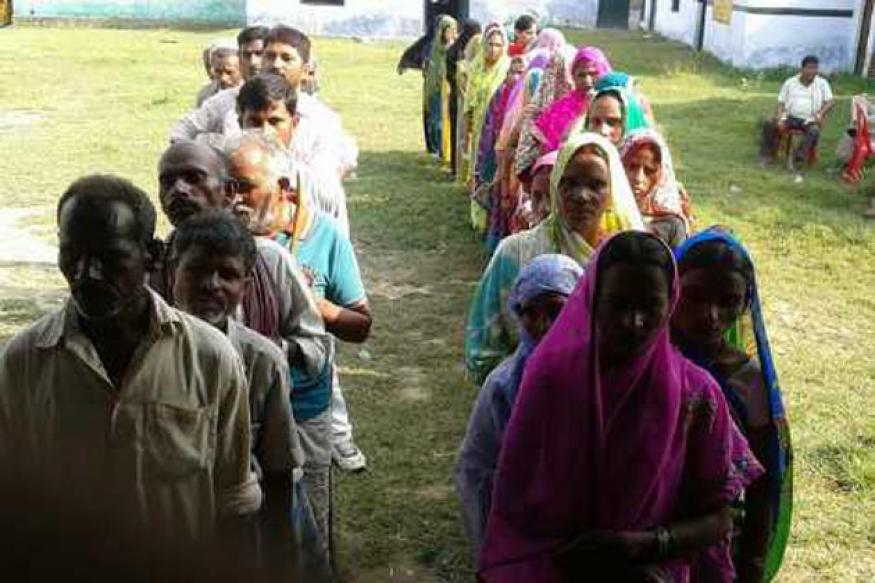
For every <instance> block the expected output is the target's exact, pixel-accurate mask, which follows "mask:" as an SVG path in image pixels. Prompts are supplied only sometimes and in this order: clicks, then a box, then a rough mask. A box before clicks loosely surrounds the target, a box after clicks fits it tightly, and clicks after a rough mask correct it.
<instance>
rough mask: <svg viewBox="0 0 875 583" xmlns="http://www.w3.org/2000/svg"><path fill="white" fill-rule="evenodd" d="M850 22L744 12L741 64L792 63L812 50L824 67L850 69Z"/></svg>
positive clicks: (849, 19) (764, 65) (842, 19)
mask: <svg viewBox="0 0 875 583" xmlns="http://www.w3.org/2000/svg"><path fill="white" fill-rule="evenodd" d="M734 16H735V15H733V17H734ZM853 24H854V20H853V19H852V18H835V17H829V18H822V17H812V16H773V15H763V14H748V15H747V18H746V22H745V33H746V37H747V42H746V43H745V47H744V49H745V50H744V57H743V64H744V66H746V67H752V68H754V69H763V68H769V67H781V66H792V67H795V66H798V65H799V64H800V63H801V62H802V58H803V57H804V56H805V55H809V54H812V55H817V57H818V58H819V59H820V65H821V68H822V69H823V70H824V71H827V72H829V71H850V70H852V69H853V67H854V57H853V52H852V51H851V48H850V42H849V40H848V39H850V38H856V36H857V32H856V31H855V30H854V27H853ZM736 64H739V63H736Z"/></svg>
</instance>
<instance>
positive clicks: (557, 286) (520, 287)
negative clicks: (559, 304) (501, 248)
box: [506, 253, 583, 418]
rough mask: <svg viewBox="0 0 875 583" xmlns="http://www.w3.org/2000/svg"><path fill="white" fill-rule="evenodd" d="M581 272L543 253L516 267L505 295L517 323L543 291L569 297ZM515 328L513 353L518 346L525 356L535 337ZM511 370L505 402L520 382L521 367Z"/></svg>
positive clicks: (563, 259) (561, 257)
mask: <svg viewBox="0 0 875 583" xmlns="http://www.w3.org/2000/svg"><path fill="white" fill-rule="evenodd" d="M581 275H583V269H582V268H581V267H580V265H578V264H577V263H575V262H574V261H573V260H572V259H571V258H569V257H566V256H565V255H560V254H558V253H547V254H545V255H539V256H537V257H535V258H534V259H532V260H531V261H530V262H529V263H527V264H526V265H525V266H524V267H523V268H522V269H521V270H520V273H519V275H518V276H517V278H516V281H515V282H514V284H513V287H512V288H511V289H510V295H509V297H508V306H509V307H510V312H511V314H513V315H514V317H515V318H516V319H517V324H519V323H520V322H521V320H522V317H523V312H524V311H525V310H526V309H527V308H529V307H530V306H531V303H532V302H533V301H534V300H536V299H538V298H539V297H541V296H544V295H546V294H559V295H563V296H565V297H568V296H570V295H571V292H573V291H574V288H575V287H576V286H577V281H578V280H579V279H580V276H581ZM517 328H518V332H519V341H520V343H519V346H518V347H517V352H518V353H519V351H520V350H521V349H522V350H523V351H524V353H525V355H524V356H525V358H528V355H529V354H530V353H531V351H532V350H533V349H534V348H535V344H536V343H535V340H534V339H533V338H532V337H531V336H530V335H529V333H528V332H527V331H526V329H525V327H524V326H522V325H518V327H517ZM525 358H524V359H522V361H523V362H522V363H521V365H522V364H524V363H525ZM511 373H512V374H511V375H510V378H509V379H507V380H508V381H509V382H507V383H506V385H507V386H508V387H510V388H511V390H512V394H510V395H506V396H508V397H510V399H508V401H509V402H511V403H512V402H513V401H514V400H515V399H516V393H517V391H518V390H519V386H520V381H522V376H523V366H519V367H517V369H516V370H513V371H511ZM508 413H509V412H508ZM508 418H509V415H508Z"/></svg>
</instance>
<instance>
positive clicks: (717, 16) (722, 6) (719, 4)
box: [714, 0, 732, 24]
mask: <svg viewBox="0 0 875 583" xmlns="http://www.w3.org/2000/svg"><path fill="white" fill-rule="evenodd" d="M714 22H719V23H721V24H731V23H732V0H714Z"/></svg>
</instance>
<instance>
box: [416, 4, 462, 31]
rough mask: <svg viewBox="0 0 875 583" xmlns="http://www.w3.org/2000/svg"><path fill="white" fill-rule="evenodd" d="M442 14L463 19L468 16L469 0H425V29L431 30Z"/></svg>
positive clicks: (459, 19)
mask: <svg viewBox="0 0 875 583" xmlns="http://www.w3.org/2000/svg"><path fill="white" fill-rule="evenodd" d="M442 14H449V15H450V16H452V17H453V18H455V19H456V20H458V21H459V23H460V24H461V21H463V20H465V19H466V18H468V0H425V30H427V31H428V30H431V29H432V28H433V27H434V25H435V22H437V19H438V18H439V17H440V16H441V15H442Z"/></svg>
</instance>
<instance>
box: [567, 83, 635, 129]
mask: <svg viewBox="0 0 875 583" xmlns="http://www.w3.org/2000/svg"><path fill="white" fill-rule="evenodd" d="M604 95H614V96H615V97H616V98H617V99H619V101H620V109H621V111H622V115H623V136H622V138H621V139H625V138H626V136H627V135H628V134H629V132H632V131H634V130H637V129H641V128H647V127H650V122H649V121H648V120H647V116H646V115H645V114H644V108H642V107H641V103H640V102H639V101H638V99H637V98H636V97H635V96H634V94H632V93H630V92H629V90H628V89H626V88H625V87H607V88H605V89H602V90H601V91H599V92H597V93H596V94H595V97H593V98H592V103H595V102H596V101H597V100H598V99H600V98H601V97H603V96H604ZM581 127H582V128H588V127H589V113H588V112H587V117H586V119H585V120H584V123H583V124H582V126H581ZM572 131H573V130H572Z"/></svg>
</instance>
